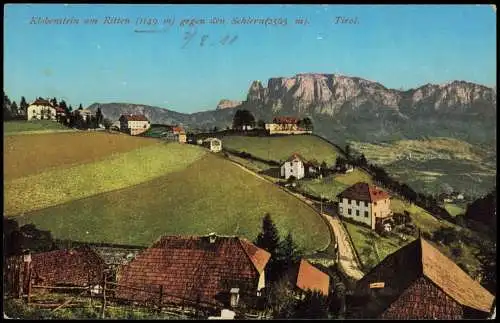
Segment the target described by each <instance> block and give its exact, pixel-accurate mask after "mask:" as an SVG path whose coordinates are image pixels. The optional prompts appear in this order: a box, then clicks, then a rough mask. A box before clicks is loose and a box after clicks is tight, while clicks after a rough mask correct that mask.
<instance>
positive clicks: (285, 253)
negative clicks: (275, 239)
mask: <svg viewBox="0 0 500 323" xmlns="http://www.w3.org/2000/svg"><path fill="white" fill-rule="evenodd" d="M278 254H279V258H278V259H279V261H280V262H281V264H282V268H283V269H285V268H287V267H289V266H290V265H292V264H293V263H295V262H296V261H298V260H299V259H300V256H301V252H300V251H299V248H298V246H297V244H296V243H295V241H293V237H292V233H291V232H289V233H288V234H287V235H286V237H285V239H284V240H283V241H281V242H280V243H279V248H278Z"/></svg>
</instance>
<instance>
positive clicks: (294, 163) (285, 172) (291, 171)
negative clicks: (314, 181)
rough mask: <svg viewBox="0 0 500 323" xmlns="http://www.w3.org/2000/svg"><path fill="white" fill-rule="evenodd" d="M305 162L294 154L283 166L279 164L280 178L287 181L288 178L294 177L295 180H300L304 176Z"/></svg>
mask: <svg viewBox="0 0 500 323" xmlns="http://www.w3.org/2000/svg"><path fill="white" fill-rule="evenodd" d="M305 162H306V160H305V159H304V158H303V157H302V156H300V155H299V154H297V153H295V154H293V155H292V156H291V157H290V158H288V159H287V160H286V161H285V162H284V163H283V164H281V170H280V172H281V177H284V178H285V179H289V178H290V177H292V176H293V177H295V179H301V178H303V177H304V176H305V166H304V164H305Z"/></svg>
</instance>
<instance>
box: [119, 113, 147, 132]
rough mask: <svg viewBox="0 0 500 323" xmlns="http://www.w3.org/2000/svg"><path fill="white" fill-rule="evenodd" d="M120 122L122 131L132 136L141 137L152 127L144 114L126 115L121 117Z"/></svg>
mask: <svg viewBox="0 0 500 323" xmlns="http://www.w3.org/2000/svg"><path fill="white" fill-rule="evenodd" d="M119 120H120V130H121V131H123V132H127V133H129V134H130V135H132V136H135V135H139V134H141V133H143V132H145V131H147V130H148V129H149V128H150V127H151V124H150V123H149V120H148V119H147V118H146V116H144V115H142V114H137V115H133V114H128V115H125V114H124V115H122V116H121V117H120V119H119Z"/></svg>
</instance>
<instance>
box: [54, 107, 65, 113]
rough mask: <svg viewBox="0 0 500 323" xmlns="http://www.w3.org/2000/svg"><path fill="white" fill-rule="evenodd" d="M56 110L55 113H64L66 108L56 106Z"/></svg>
mask: <svg viewBox="0 0 500 323" xmlns="http://www.w3.org/2000/svg"><path fill="white" fill-rule="evenodd" d="M56 112H57V113H66V110H64V109H63V108H59V107H57V108H56Z"/></svg>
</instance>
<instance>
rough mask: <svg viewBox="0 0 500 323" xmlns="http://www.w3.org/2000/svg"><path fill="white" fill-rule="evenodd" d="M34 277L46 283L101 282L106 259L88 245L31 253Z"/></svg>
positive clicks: (79, 283)
mask: <svg viewBox="0 0 500 323" xmlns="http://www.w3.org/2000/svg"><path fill="white" fill-rule="evenodd" d="M31 259H32V260H31V261H32V262H31V266H32V267H31V268H32V270H33V278H34V279H35V281H37V282H41V283H43V284H44V285H58V284H62V285H74V286H87V284H88V283H92V284H93V283H101V282H102V274H103V270H104V261H103V260H102V259H101V258H100V257H99V255H98V254H96V253H95V252H94V251H93V250H90V249H89V248H86V247H81V248H77V249H63V250H54V251H49V252H41V253H36V254H32V255H31Z"/></svg>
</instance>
